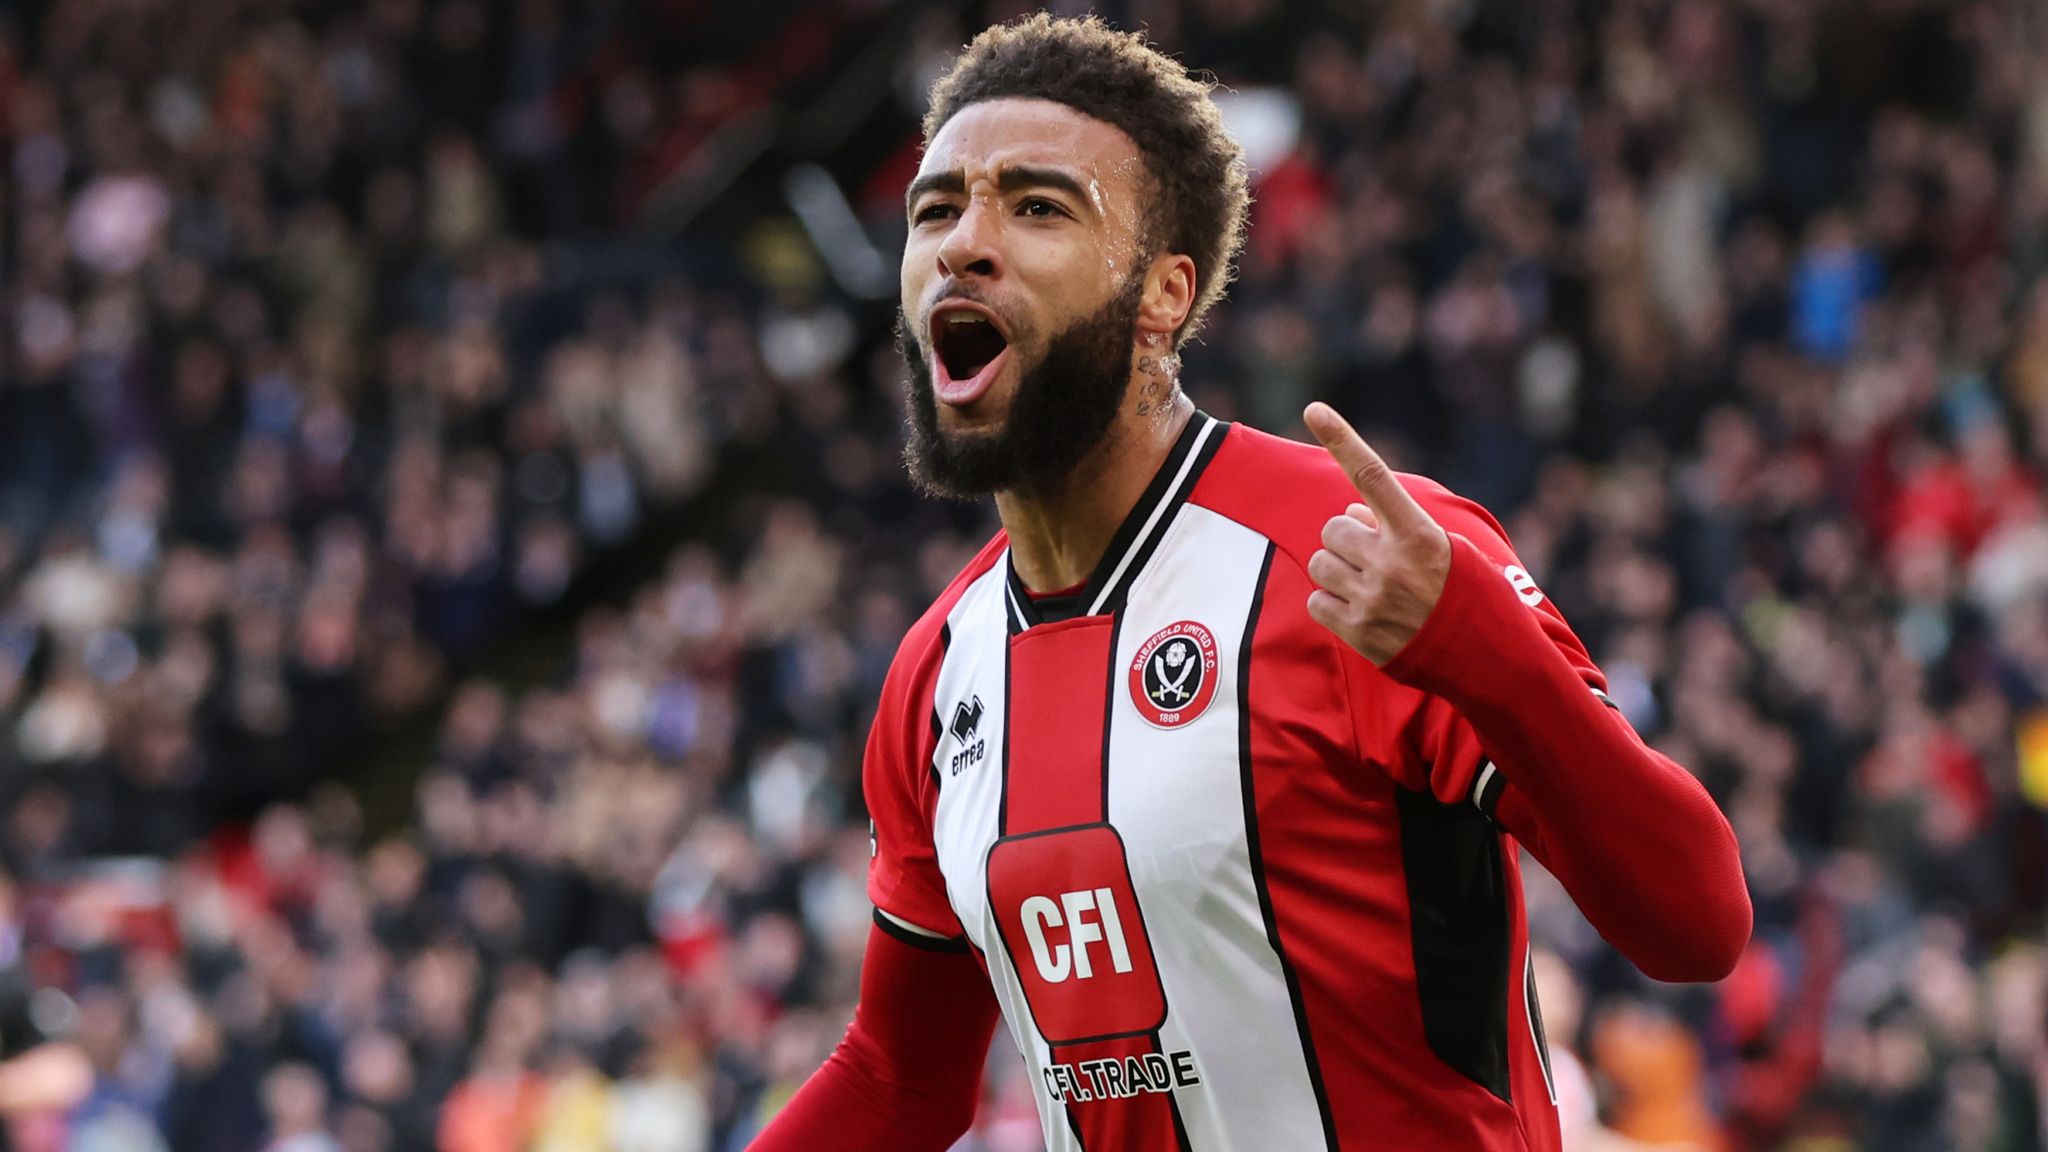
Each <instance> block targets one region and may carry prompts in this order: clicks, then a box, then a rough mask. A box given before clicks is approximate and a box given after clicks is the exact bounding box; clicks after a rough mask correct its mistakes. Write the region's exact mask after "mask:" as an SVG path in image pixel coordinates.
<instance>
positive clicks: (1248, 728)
mask: <svg viewBox="0 0 2048 1152" xmlns="http://www.w3.org/2000/svg"><path fill="white" fill-rule="evenodd" d="M1272 572H1273V542H1272V541H1270V540H1269V541H1267V542H1266V556H1265V559H1263V560H1261V561H1259V578H1258V580H1257V581H1255V582H1254V583H1253V584H1252V607H1251V611H1250V613H1248V614H1247V615H1246V617H1245V622H1244V639H1243V640H1241V641H1239V642H1238V649H1237V772H1238V782H1239V787H1240V788H1241V789H1242V790H1243V794H1244V846H1245V854H1246V856H1247V857H1248V858H1249V859H1250V861H1251V866H1252V884H1253V886H1254V887H1255V888H1257V889H1258V893H1259V913H1260V915H1262V916H1264V917H1265V919H1266V944H1267V945H1268V946H1269V947H1271V948H1272V949H1273V957H1274V959H1276V960H1278V961H1279V962H1280V975H1281V977H1282V978H1283V979H1285V980H1286V981H1287V1000H1288V1002H1289V1003H1290V1004H1292V1005H1293V1006H1294V1033H1295V1036H1296V1037H1298V1038H1299V1039H1300V1041H1301V1059H1302V1066H1303V1067H1305V1068H1307V1069H1308V1080H1309V1086H1310V1087H1312V1088H1314V1089H1315V1094H1316V1111H1317V1112H1319V1113H1321V1115H1322V1121H1323V1146H1324V1147H1325V1148H1326V1149H1334V1148H1336V1147H1337V1121H1336V1118H1335V1117H1334V1116H1332V1115H1331V1114H1330V1092H1329V1089H1328V1088H1326V1087H1324V1085H1323V1066H1322V1062H1321V1061H1319V1060H1318V1059H1317V1058H1316V1043H1315V1038H1314V1037H1312V1036H1310V1035H1309V1031H1308V1009H1307V1008H1306V1007H1305V1006H1303V1004H1302V1000H1301V978H1300V977H1299V976H1297V975H1295V973H1294V965H1293V963H1292V962H1290V961H1289V960H1288V959H1287V949H1286V948H1284V947H1282V946H1281V943H1280V922H1279V920H1278V918H1277V917H1275V916H1274V914H1273V893H1272V890H1271V889H1269V888H1268V887H1267V886H1266V864H1265V861H1264V859H1263V858H1261V856H1260V854H1259V797H1258V791H1257V789H1255V788H1254V787H1253V785H1252V709H1251V683H1252V640H1253V639H1254V638H1255V637H1256V636H1257V635H1258V632H1259V612H1260V610H1261V609H1262V608H1263V607H1264V606H1265V602H1266V579H1267V577H1269V576H1271V575H1272Z"/></svg>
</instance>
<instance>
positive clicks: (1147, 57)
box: [924, 12, 1251, 347]
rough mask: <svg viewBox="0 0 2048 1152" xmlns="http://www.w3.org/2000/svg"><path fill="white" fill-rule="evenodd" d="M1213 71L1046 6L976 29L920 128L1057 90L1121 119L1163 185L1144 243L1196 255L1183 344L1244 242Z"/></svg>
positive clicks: (1233, 151)
mask: <svg viewBox="0 0 2048 1152" xmlns="http://www.w3.org/2000/svg"><path fill="white" fill-rule="evenodd" d="M1214 87H1215V83H1214V81H1211V80H1203V79H1198V78H1197V77H1195V76H1193V75H1190V74H1189V72H1188V70H1187V69H1186V68H1184V67H1182V66H1181V64H1180V62H1179V61H1176V60H1174V59H1173V58H1172V57H1169V56H1167V55H1165V54H1164V53H1162V52H1160V51H1159V50H1158V49H1156V48H1153V47H1152V46H1151V45H1150V44H1148V43H1146V42H1145V39H1144V37H1143V36H1141V35H1138V34H1136V33H1131V32H1119V31H1117V30H1116V29H1114V28H1111V27H1110V26H1109V25H1107V24H1105V23H1103V22H1102V20H1101V19H1100V18H1098V17H1095V16H1089V17H1086V18H1084V19H1056V18H1054V17H1052V16H1049V15H1047V14H1045V13H1043V12H1040V13H1038V14H1036V15H1033V16H1027V17H1025V18H1023V19H1021V20H1017V21H1014V22H1012V23H1009V24H999V25H997V26H995V27H993V28H990V29H988V30H987V31H985V32H983V33H982V34H981V35H979V36H976V37H975V38H974V42H973V43H971V44H969V45H968V46H967V50H966V51H965V52H963V53H961V54H960V57H959V59H957V60H955V61H954V62H953V67H952V68H951V69H950V70H949V71H948V72H947V73H946V74H945V76H943V77H941V78H940V79H939V81H938V83H936V84H934V85H933V86H932V100H931V109H930V111H928V112H926V113H925V117H924V138H925V141H926V142H927V143H929V142H930V141H931V139H932V137H933V136H935V135H937V134H938V131H939V129H940V128H941V127H943V126H944V125H945V123H946V121H948V120H951V119H952V118H953V116H954V115H955V114H957V113H958V112H959V111H960V110H961V109H962V108H965V107H967V106H968V105H970V104H978V103H981V102H982V101H985V100H1001V99H1006V98H1019V99H1037V100H1052V101H1056V102H1058V103H1061V104H1065V105H1066V106H1067V107H1069V108H1072V109H1074V110H1075V111H1077V112H1080V113H1081V114H1082V115H1084V116H1090V117H1093V118H1094V119H1097V120H1100V121H1102V122H1104V123H1106V124H1113V125H1115V126H1116V127H1118V128H1120V129H1122V130H1123V132H1124V134H1125V135H1126V136H1129V137H1130V138H1131V139H1132V141H1134V142H1135V143H1136V144H1137V145H1138V152H1139V154H1140V155H1141V156H1142V157H1143V158H1144V161H1145V169H1146V171H1147V172H1148V173H1150V174H1151V177H1152V181H1153V183H1154V184H1155V185H1157V186H1158V190H1159V195H1158V197H1157V198H1156V199H1155V200H1154V202H1153V205H1152V209H1151V211H1150V212H1148V213H1147V215H1146V220H1145V236H1144V243H1145V244H1146V246H1147V247H1148V249H1149V250H1151V251H1152V252H1153V253H1155V254H1156V253H1157V252H1158V251H1160V250H1162V249H1163V250H1165V251H1168V252H1178V253H1183V254H1185V255H1187V256H1188V257H1189V258H1191V259H1192V260H1194V262H1195V301H1194V304H1193V306H1192V307H1191V308H1189V310H1188V315H1187V319H1186V320H1185V321H1184V322H1183V323H1182V324H1181V328H1180V331H1179V332H1177V333H1175V334H1174V344H1175V346H1176V347H1178V346H1179V345H1181V344H1184V343H1186V342H1187V340H1188V339H1189V338H1190V337H1191V336H1193V335H1194V334H1195V332H1196V330H1197V329H1199V328H1200V327H1201V324H1202V317H1203V316H1204V315H1205V314H1206V313H1207V312H1208V311H1209V308H1210V306H1211V305H1213V304H1215V303H1216V301H1217V300H1218V299H1220V298H1221V297H1222V295H1223V289H1224V287H1225V286H1226V285H1228V284H1229V283H1230V278H1231V271H1232V269H1231V265H1232V263H1233V262H1234V261H1235V260H1236V258H1237V252H1238V248H1239V247H1240V246H1242V245H1243V243H1244V223H1245V211H1246V208H1247V206H1248V205H1249V204H1250V203H1251V194H1250V192H1249V191H1248V189H1247V187H1246V174H1245V164H1244V149H1242V148H1240V147H1239V146H1238V143H1237V141H1236V140H1235V139H1233V138H1232V137H1231V135H1230V133H1229V132H1228V131H1226V130H1225V129H1224V127H1223V117H1222V114H1221V113H1219V112H1218V111H1217V110H1216V102H1215V101H1214V100H1211V99H1210V98H1209V92H1210V90H1211V89H1212V88H1214Z"/></svg>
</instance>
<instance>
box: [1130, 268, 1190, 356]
mask: <svg viewBox="0 0 2048 1152" xmlns="http://www.w3.org/2000/svg"><path fill="white" fill-rule="evenodd" d="M1194 306H1195V261H1194V258H1193V257H1192V256H1186V255H1182V254H1180V253H1177V252H1163V253H1161V254H1159V255H1158V256H1155V257H1153V259H1152V266H1151V267H1150V268H1147V269H1146V270H1145V290H1144V293H1143V294H1142V295H1141V296H1140V297H1139V298H1138V331H1139V332H1140V333H1146V334H1150V333H1158V334H1160V335H1162V336H1166V337H1169V338H1171V337H1172V336H1173V334H1174V333H1176V332H1179V331H1180V327H1181V325H1182V324H1183V323H1185V322H1186V321H1187V318H1188V310H1189V309H1191V308H1193V307H1194Z"/></svg>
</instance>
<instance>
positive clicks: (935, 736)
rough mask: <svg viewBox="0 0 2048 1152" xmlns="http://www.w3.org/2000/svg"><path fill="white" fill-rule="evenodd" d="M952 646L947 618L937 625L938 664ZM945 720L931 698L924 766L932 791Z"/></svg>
mask: <svg viewBox="0 0 2048 1152" xmlns="http://www.w3.org/2000/svg"><path fill="white" fill-rule="evenodd" d="M952 646H953V622H952V621H950V620H948V621H946V622H944V623H942V624H940V625H939V666H940V667H944V666H945V663H946V650H947V649H949V648H951V647H952ZM945 735H946V720H945V717H943V716H940V715H939V701H938V698H937V697H936V696H935V697H933V698H932V754H931V756H930V757H928V758H927V759H926V760H925V767H927V768H929V769H931V770H932V791H934V792H936V791H938V790H939V785H940V779H939V741H940V740H943V739H945Z"/></svg>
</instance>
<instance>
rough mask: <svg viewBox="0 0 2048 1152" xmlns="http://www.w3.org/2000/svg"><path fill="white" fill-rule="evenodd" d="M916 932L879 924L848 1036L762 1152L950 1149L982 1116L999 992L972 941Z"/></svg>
mask: <svg viewBox="0 0 2048 1152" xmlns="http://www.w3.org/2000/svg"><path fill="white" fill-rule="evenodd" d="M880 923H881V921H880V920H879V919H878V920H877V924H878V925H879V924H880ZM909 935H911V934H910V933H908V932H907V931H906V930H904V929H900V928H896V927H895V926H893V925H892V926H891V928H890V930H889V931H884V930H883V929H882V928H881V927H879V926H878V927H876V928H875V929H873V930H872V931H870V932H869V934H868V947H867V955H866V958H865V960H864V961H863V963H862V966H861V974H860V1005H859V1006H858V1007H857V1008H855V1009H854V1013H853V1024H852V1025H851V1026H850V1027H848V1028H847V1030H846V1038H845V1039H844V1040H841V1041H840V1042H839V1047H838V1049H837V1050H835V1051H834V1052H833V1053H832V1056H831V1058H830V1059H828V1060H826V1061H825V1065H824V1067H822V1068H820V1069H818V1071H817V1072H815V1073H813V1074H812V1075H811V1078H810V1079H809V1080H808V1081H805V1083H804V1086H803V1087H802V1088H801V1089H799V1090H798V1092H797V1094H796V1096H795V1097H793V1098H792V1099H791V1100H790V1102H789V1104H788V1106H786V1107H785V1108H783V1110H782V1112H781V1113H780V1114H778V1115H777V1116H776V1117H775V1121H774V1123H772V1124H770V1125H769V1126H768V1128H767V1130H766V1131H765V1132H763V1133H762V1134H761V1136H760V1138H759V1139H757V1140H755V1141H754V1143H753V1145H752V1148H753V1152H817V1150H818V1149H821V1148H831V1149H834V1150H835V1152H945V1149H947V1148H950V1147H952V1145H953V1142H954V1141H955V1140H958V1139H959V1138H960V1135H961V1133H963V1132H965V1131H967V1127H968V1125H969V1124H971V1123H973V1121H974V1111H975V1106H976V1104H977V1102H978V1098H979V1095H980V1087H981V1072H982V1067H983V1065H984V1064H985V1063H986V1061H987V1059H988V1044H989V1037H990V1035H991V1034H993V1032H994V1031H995V1024H996V1015H997V1011H996V1001H995V995H994V993H993V992H992V991H991V990H990V988H989V983H988V977H987V976H986V975H985V974H984V973H983V972H982V970H981V966H980V965H979V964H977V963H976V962H975V960H974V956H973V955H972V954H971V953H970V952H968V951H967V950H966V948H964V947H961V948H959V949H958V950H957V951H956V950H954V949H953V947H952V945H951V942H950V941H938V940H934V941H932V942H931V943H930V944H929V945H927V944H924V943H922V942H920V943H919V944H911V943H907V942H906V941H905V939H904V937H906V936H909ZM940 949H944V950H940Z"/></svg>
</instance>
